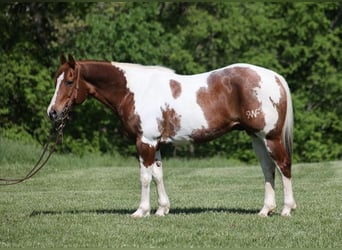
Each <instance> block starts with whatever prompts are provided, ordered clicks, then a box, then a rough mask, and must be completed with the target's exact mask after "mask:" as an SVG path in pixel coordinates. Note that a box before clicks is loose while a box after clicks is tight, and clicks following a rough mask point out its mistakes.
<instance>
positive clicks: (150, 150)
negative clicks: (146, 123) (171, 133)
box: [136, 137, 157, 167]
mask: <svg viewBox="0 0 342 250" xmlns="http://www.w3.org/2000/svg"><path fill="white" fill-rule="evenodd" d="M136 146H137V150H138V153H139V156H140V157H141V158H142V163H143V164H144V166H145V167H149V166H151V165H152V164H153V163H154V162H155V153H156V150H157V149H156V148H155V147H153V146H151V145H149V144H147V143H144V142H142V141H141V138H140V137H139V138H138V139H137V142H136Z"/></svg>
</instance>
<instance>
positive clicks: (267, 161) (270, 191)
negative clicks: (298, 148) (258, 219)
mask: <svg viewBox="0 0 342 250" xmlns="http://www.w3.org/2000/svg"><path fill="white" fill-rule="evenodd" d="M251 138H252V142H253V148H254V151H255V153H256V155H257V158H258V160H259V162H260V165H261V168H262V172H263V173H264V177H265V199H264V206H263V208H262V209H261V210H260V212H259V215H260V216H263V217H266V216H267V215H268V214H269V213H273V212H274V211H275V208H276V200H275V192H274V178H275V166H276V165H275V163H274V161H273V160H272V158H271V156H270V154H269V152H268V150H267V148H266V145H265V142H264V140H263V139H261V138H259V137H257V136H256V135H253V136H251Z"/></svg>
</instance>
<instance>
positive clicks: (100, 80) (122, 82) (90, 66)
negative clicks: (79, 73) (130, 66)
mask: <svg viewBox="0 0 342 250" xmlns="http://www.w3.org/2000/svg"><path fill="white" fill-rule="evenodd" d="M82 67H83V72H84V73H83V77H84V79H85V80H86V82H87V83H88V84H90V85H89V86H88V88H89V93H90V94H91V95H92V96H93V97H95V98H96V99H98V100H99V101H100V102H102V103H103V104H105V105H106V106H108V107H109V108H111V109H113V110H115V111H117V107H118V105H120V103H121V101H122V99H123V98H124V97H125V95H126V94H127V92H128V89H127V87H126V85H127V84H126V78H125V76H124V72H123V71H122V70H120V69H118V68H116V67H113V65H112V64H111V63H110V62H93V61H88V62H82Z"/></svg>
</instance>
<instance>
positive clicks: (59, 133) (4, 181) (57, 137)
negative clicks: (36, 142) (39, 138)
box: [0, 108, 69, 186]
mask: <svg viewBox="0 0 342 250" xmlns="http://www.w3.org/2000/svg"><path fill="white" fill-rule="evenodd" d="M68 113H69V108H67V109H66V111H65V112H64V114H63V118H62V119H61V121H60V122H59V123H55V124H54V126H53V127H52V128H51V130H50V135H49V138H48V140H47V142H46V143H45V145H44V147H43V152H42V154H41V155H40V157H39V159H38V161H37V163H36V164H35V165H34V167H33V168H32V169H31V170H30V172H28V173H27V174H26V176H25V177H22V178H0V185H1V186H5V185H14V184H18V183H21V182H23V181H25V180H27V179H30V178H31V177H32V176H34V175H35V174H36V173H38V171H39V170H41V169H42V168H43V167H44V166H45V164H46V163H47V162H48V161H49V159H50V157H51V155H52V154H53V153H54V152H55V150H56V148H57V145H58V144H59V143H60V142H61V141H62V140H63V128H64V126H65V120H66V119H68V115H69V114H68ZM51 143H53V144H52V145H50V144H51ZM46 155H47V156H46ZM45 156H46V158H45ZM44 158H45V159H44Z"/></svg>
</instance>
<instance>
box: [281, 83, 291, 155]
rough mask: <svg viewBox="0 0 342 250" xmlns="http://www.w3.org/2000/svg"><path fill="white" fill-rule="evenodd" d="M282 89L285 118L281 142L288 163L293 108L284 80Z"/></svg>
mask: <svg viewBox="0 0 342 250" xmlns="http://www.w3.org/2000/svg"><path fill="white" fill-rule="evenodd" d="M283 83H284V89H285V91H286V98H287V99H286V103H287V104H286V117H285V122H284V126H283V134H282V137H283V142H284V144H285V148H286V151H287V154H288V156H289V160H290V162H292V153H293V107H292V98H291V92H290V89H289V86H288V84H287V82H286V81H285V80H283Z"/></svg>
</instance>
